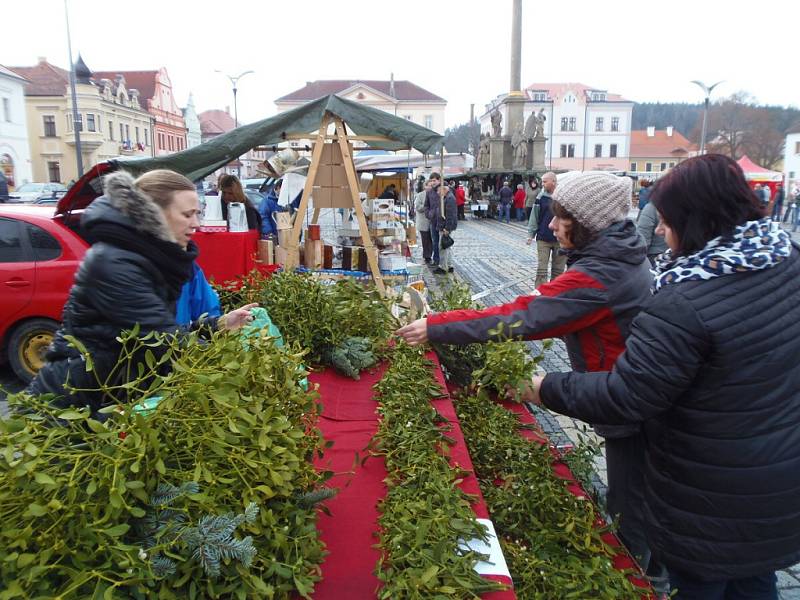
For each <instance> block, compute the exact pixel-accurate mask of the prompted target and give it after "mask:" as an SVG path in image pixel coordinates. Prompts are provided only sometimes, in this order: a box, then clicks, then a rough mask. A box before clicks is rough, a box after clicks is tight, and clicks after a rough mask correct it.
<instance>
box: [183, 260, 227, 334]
mask: <svg viewBox="0 0 800 600" xmlns="http://www.w3.org/2000/svg"><path fill="white" fill-rule="evenodd" d="M193 269H194V275H193V276H192V279H191V280H190V281H188V282H187V283H186V284H185V285H184V286H183V290H181V296H180V298H178V302H177V306H176V311H175V312H176V315H175V320H176V322H177V323H178V325H183V326H187V325H190V324H191V323H192V322H193V321H197V319H199V318H200V315H204V314H205V315H208V316H209V317H218V316H220V315H221V314H222V310H221V308H220V304H219V296H218V295H217V292H215V291H214V288H212V287H211V285H210V284H209V283H208V281H207V280H206V276H205V273H203V269H201V268H200V266H199V265H198V264H197V263H195V264H194V265H193Z"/></svg>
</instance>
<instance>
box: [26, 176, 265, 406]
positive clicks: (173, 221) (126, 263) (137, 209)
mask: <svg viewBox="0 0 800 600" xmlns="http://www.w3.org/2000/svg"><path fill="white" fill-rule="evenodd" d="M103 186H104V191H105V194H104V195H103V196H101V197H100V198H98V199H97V200H95V201H94V202H92V203H91V204H90V205H89V207H88V208H87V209H86V210H85V211H84V212H83V214H82V215H81V230H82V232H83V236H84V238H85V239H86V240H87V241H88V242H89V243H90V244H91V247H90V248H89V250H88V251H87V252H86V254H85V255H84V257H83V261H82V262H81V265H80V267H78V270H77V272H76V273H75V283H74V284H73V286H72V288H71V289H70V293H69V298H68V300H67V303H66V305H65V306H64V317H63V320H62V323H61V327H60V328H59V329H58V331H57V332H56V334H55V337H54V339H53V342H52V343H51V345H50V347H49V349H48V351H47V355H46V359H47V362H46V363H45V364H44V366H43V367H42V368H41V369H40V370H39V372H38V373H37V374H36V377H35V378H34V379H33V381H32V382H31V383H30V385H29V386H28V389H27V391H28V392H29V393H31V394H45V393H52V394H55V398H54V399H53V403H54V404H55V405H56V406H60V407H66V406H79V407H82V406H89V407H90V408H91V410H92V413H93V415H96V416H95V418H102V414H99V413H97V411H98V410H99V409H101V408H103V407H105V406H107V405H109V404H112V403H117V402H127V401H129V400H138V399H139V398H138V397H128V395H127V394H128V392H127V391H126V390H125V388H124V387H123V386H124V384H125V383H127V381H126V379H125V377H126V373H127V372H128V370H127V369H118V368H116V365H117V361H118V360H119V358H120V353H121V351H122V346H121V344H120V342H119V341H117V338H118V337H119V336H120V334H121V333H122V332H123V331H126V330H131V329H133V328H134V326H137V325H138V326H139V328H140V333H141V335H142V336H144V335H146V334H148V333H150V332H156V333H165V334H179V333H180V332H181V331H182V330H184V329H186V328H182V327H180V326H179V325H178V323H177V320H176V312H177V311H176V301H177V300H178V298H179V296H180V295H181V291H182V288H183V286H184V284H185V283H186V282H187V281H189V280H190V279H192V277H193V275H194V267H195V263H194V261H195V259H196V258H197V246H196V245H195V243H194V242H193V241H192V235H193V234H194V232H195V230H196V229H197V227H198V226H199V221H198V215H199V212H200V205H199V198H198V196H197V191H196V190H195V186H194V184H193V183H192V182H191V181H189V180H188V179H186V177H184V176H183V175H180V174H178V173H175V172H174V171H168V170H164V169H160V170H155V171H149V172H147V173H145V174H144V175H141V176H140V177H139V178H138V179H136V180H134V179H133V177H131V175H130V174H128V173H126V172H124V171H119V172H116V173H112V174H111V175H108V176H106V177H105V178H104V180H103ZM254 306H257V305H256V304H248V305H246V306H244V307H242V308H239V309H237V310H234V311H231V312H229V313H227V314H226V315H223V316H221V317H218V318H215V317H206V318H204V319H202V320H200V321H196V322H193V323H191V324H190V325H189V328H191V329H200V330H201V332H202V331H210V330H214V329H229V330H235V329H238V328H240V327H242V326H243V325H244V324H246V323H247V322H249V321H250V320H252V315H251V314H250V309H251V308H253V307H254ZM68 336H72V337H74V338H76V339H77V340H79V341H80V342H81V344H83V346H84V347H85V348H86V350H87V351H88V352H89V354H90V355H91V358H92V363H93V371H87V369H86V363H85V362H84V360H83V357H82V355H81V354H80V352H79V351H78V350H77V348H75V347H73V346H71V345H70V344H69V342H68V340H67V337H68ZM150 350H151V351H152V352H153V353H154V354H156V355H158V352H159V348H158V347H154V348H151V349H150ZM133 360H134V362H135V363H136V362H138V363H139V364H141V365H142V366H144V364H145V361H144V357H143V356H142V357H134V359H133ZM132 367H133V368H132V370H131V372H133V373H136V372H137V367H136V365H135V364H134V365H132ZM145 369H146V370H147V368H146V367H145ZM109 378H110V379H111V380H110V381H109ZM98 381H105V382H106V383H107V385H111V386H115V387H116V390H115V391H113V392H108V393H106V392H103V391H100V390H98V385H99V384H98Z"/></svg>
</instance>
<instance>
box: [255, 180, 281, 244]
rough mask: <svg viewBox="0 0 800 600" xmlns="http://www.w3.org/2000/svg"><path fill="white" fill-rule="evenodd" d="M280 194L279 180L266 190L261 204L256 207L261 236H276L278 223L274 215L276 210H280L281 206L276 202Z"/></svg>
mask: <svg viewBox="0 0 800 600" xmlns="http://www.w3.org/2000/svg"><path fill="white" fill-rule="evenodd" d="M280 194H281V181H280V180H278V181H277V183H275V185H274V186H273V187H272V189H270V190H269V192H267V195H266V196H264V199H263V200H262V201H261V206H259V207H258V214H259V215H261V237H262V238H267V237H274V238H277V237H278V224H277V223H276V222H275V218H274V215H275V213H276V212H282V211H283V208H282V207H281V206H280V205H279V204H278V197H279V196H280Z"/></svg>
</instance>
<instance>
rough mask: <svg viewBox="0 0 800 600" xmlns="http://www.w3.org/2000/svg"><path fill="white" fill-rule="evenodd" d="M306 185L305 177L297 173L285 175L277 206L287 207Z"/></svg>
mask: <svg viewBox="0 0 800 600" xmlns="http://www.w3.org/2000/svg"><path fill="white" fill-rule="evenodd" d="M305 185H306V176H305V175H300V174H299V173H287V174H286V175H284V176H283V182H282V184H281V195H280V196H278V206H289V205H290V204H291V203H292V200H294V199H295V198H297V194H299V193H300V192H302V191H303V188H304V187H305Z"/></svg>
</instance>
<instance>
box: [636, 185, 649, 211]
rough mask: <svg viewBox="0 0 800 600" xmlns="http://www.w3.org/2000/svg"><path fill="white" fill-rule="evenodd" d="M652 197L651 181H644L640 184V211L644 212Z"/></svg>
mask: <svg viewBox="0 0 800 600" xmlns="http://www.w3.org/2000/svg"><path fill="white" fill-rule="evenodd" d="M649 197H650V180H649V179H642V181H641V183H639V210H642V209H643V208H644V207H645V206H647V203H648V202H649V200H648V198H649Z"/></svg>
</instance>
